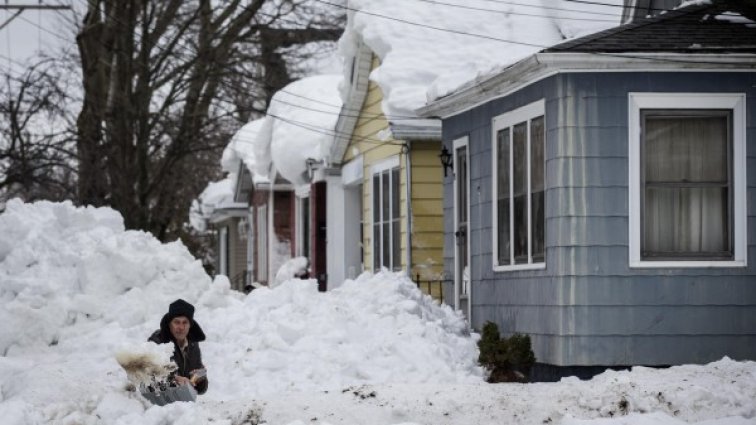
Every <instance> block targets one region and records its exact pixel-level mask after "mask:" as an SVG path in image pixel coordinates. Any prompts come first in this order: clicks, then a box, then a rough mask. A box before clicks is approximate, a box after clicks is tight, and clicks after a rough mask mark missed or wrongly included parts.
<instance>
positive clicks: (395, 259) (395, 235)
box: [391, 218, 402, 270]
mask: <svg viewBox="0 0 756 425" xmlns="http://www.w3.org/2000/svg"><path fill="white" fill-rule="evenodd" d="M391 227H392V232H391V234H392V243H393V245H392V250H393V253H392V255H391V265H392V266H393V269H394V270H401V268H402V259H401V252H402V240H401V236H400V234H401V226H400V224H399V219H398V218H397V219H396V220H394V221H393V222H392V223H391Z"/></svg>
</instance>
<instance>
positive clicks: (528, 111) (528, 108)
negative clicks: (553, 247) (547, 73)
mask: <svg viewBox="0 0 756 425" xmlns="http://www.w3.org/2000/svg"><path fill="white" fill-rule="evenodd" d="M539 116H543V117H544V139H545V136H546V128H545V125H546V101H545V100H544V99H541V100H537V101H535V102H533V103H530V104H528V105H525V106H522V107H520V108H517V109H513V110H511V111H509V112H505V113H504V114H501V115H498V116H495V117H493V119H492V120H491V180H492V185H491V221H492V229H493V231H492V235H491V236H492V246H491V261H492V267H493V270H494V271H496V272H505V271H515V270H541V269H545V268H546V262H545V261H546V260H545V258H544V262H542V263H528V264H513V263H514V233H515V232H514V228H515V225H514V202H510V203H509V228H510V229H511V230H512V231H510V232H509V246H510V253H509V255H510V263H511V264H510V265H500V264H499V258H498V257H499V253H498V246H499V222H498V198H497V196H498V181H497V179H498V172H497V170H498V168H497V167H498V163H497V157H498V155H497V149H498V147H497V143H498V139H497V135H498V132H499V130H502V129H506V128H511V127H512V126H514V125H516V124H519V123H522V122H528V123H529V122H530V120H532V119H533V118H536V117H539ZM527 140H528V144H527V149H526V161H527V164H528V167H527V168H528V173H527V183H526V184H527V191H528V196H527V202H528V209H527V210H528V219H527V226H528V231H527V235H528V248H527V250H528V261H533V255H532V246H531V234H532V232H531V223H530V144H531V140H530V125H527ZM545 142H546V141H545V140H544V143H545ZM513 149H514V139H513V137H512V135H511V133H510V137H509V158H510V167H509V170H508V171H509V193H510V194H514V167H513V166H512V158H513V154H514V153H513ZM545 170H546V168H545V167H544V172H545Z"/></svg>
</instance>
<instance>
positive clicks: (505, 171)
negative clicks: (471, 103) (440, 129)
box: [493, 100, 546, 270]
mask: <svg viewBox="0 0 756 425" xmlns="http://www.w3.org/2000/svg"><path fill="white" fill-rule="evenodd" d="M545 139H546V138H545V120H544V102H543V101H542V100H541V101H538V102H535V103H532V104H530V105H526V106H524V107H521V108H519V109H515V110H513V111H511V112H507V113H506V114H503V115H500V116H497V117H495V118H494V120H493V170H494V172H493V194H494V202H493V217H494V231H493V247H494V255H493V260H494V269H495V270H513V269H523V268H543V267H544V266H545V254H546V249H545V217H546V210H545V157H544V153H545Z"/></svg>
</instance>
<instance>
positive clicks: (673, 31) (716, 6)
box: [543, 0, 756, 53]
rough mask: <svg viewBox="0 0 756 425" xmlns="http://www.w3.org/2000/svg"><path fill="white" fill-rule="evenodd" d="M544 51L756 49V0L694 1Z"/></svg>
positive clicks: (711, 51) (719, 51)
mask: <svg viewBox="0 0 756 425" xmlns="http://www.w3.org/2000/svg"><path fill="white" fill-rule="evenodd" d="M543 52H547V53H549V52H586V53H603V52H623V53H628V52H670V53H756V2H751V3H750V4H749V3H747V2H745V1H742V0H741V1H718V2H715V3H710V4H692V5H690V6H687V7H683V8H680V9H676V10H670V11H667V12H666V13H664V14H661V15H658V16H654V17H650V18H646V19H641V20H638V21H635V22H631V23H629V24H626V25H622V26H619V27H615V28H610V29H608V30H605V31H601V32H598V33H595V34H591V35H588V36H585V37H581V38H577V39H573V40H569V41H567V42H564V43H560V44H557V45H555V46H553V47H550V48H548V49H544V50H543Z"/></svg>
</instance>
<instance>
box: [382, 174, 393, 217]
mask: <svg viewBox="0 0 756 425" xmlns="http://www.w3.org/2000/svg"><path fill="white" fill-rule="evenodd" d="M389 183H390V182H389V171H388V170H387V171H384V172H382V173H381V188H382V190H383V192H382V195H381V197H382V198H381V206H382V209H383V213H382V214H383V215H382V216H381V221H386V220H391V216H390V215H389V214H390V212H391V205H390V204H389V202H390V199H391V192H390V185H389Z"/></svg>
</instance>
